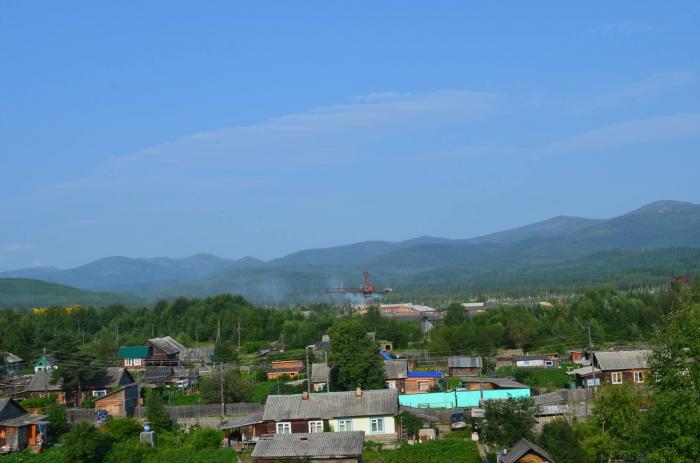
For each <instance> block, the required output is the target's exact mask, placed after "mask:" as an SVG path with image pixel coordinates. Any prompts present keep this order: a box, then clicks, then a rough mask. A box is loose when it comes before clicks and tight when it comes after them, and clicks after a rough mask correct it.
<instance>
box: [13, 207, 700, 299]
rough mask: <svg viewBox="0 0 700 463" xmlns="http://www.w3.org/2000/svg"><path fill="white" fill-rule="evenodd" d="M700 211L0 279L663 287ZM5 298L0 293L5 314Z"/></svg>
mask: <svg viewBox="0 0 700 463" xmlns="http://www.w3.org/2000/svg"><path fill="white" fill-rule="evenodd" d="M698 257H700V205H697V204H691V203H686V202H679V201H657V202H654V203H651V204H648V205H646V206H644V207H641V208H639V209H636V210H634V211H631V212H628V213H626V214H624V215H621V216H618V217H614V218H611V219H588V218H582V217H568V216H559V217H554V218H551V219H548V220H544V221H542V222H538V223H534V224H530V225H526V226H523V227H519V228H515V229H511V230H506V231H502V232H498V233H493V234H489V235H484V236H479V237H475V238H468V239H445V238H437V237H430V236H424V237H419V238H415V239H411V240H407V241H401V242H390V241H365V242H360V243H354V244H348V245H345V246H337V247H330V248H320V249H308V250H303V251H299V252H295V253H292V254H289V255H287V256H284V257H281V258H278V259H274V260H271V261H268V262H264V261H261V260H258V259H254V258H244V259H240V260H229V259H223V258H220V257H217V256H213V255H208V254H199V255H195V256H191V257H187V258H184V259H171V258H163V257H157V258H127V257H107V258H104V259H99V260H97V261H94V262H91V263H88V264H86V265H83V266H80V267H76V268H72V269H57V268H52V267H44V268H30V269H22V270H16V271H10V272H3V273H0V281H2V279H9V278H25V279H35V280H43V281H46V282H51V283H56V284H60V285H67V286H71V287H75V288H79V289H81V290H86V291H109V292H123V293H129V294H130V295H133V296H136V297H138V298H144V299H147V300H154V299H157V298H161V297H175V296H180V295H182V296H197V297H201V296H208V295H213V294H219V293H229V292H231V293H239V294H242V295H244V296H245V297H247V298H250V299H251V300H254V301H257V302H265V303H284V302H303V301H311V300H322V298H323V294H322V293H323V289H324V288H325V287H335V286H352V287H358V286H360V285H361V283H362V281H361V280H362V275H361V273H362V272H363V271H364V270H368V271H370V272H371V273H372V280H373V281H374V282H375V283H376V284H377V285H378V286H381V287H392V288H393V289H394V291H395V293H394V294H395V297H401V296H400V295H405V296H406V297H409V296H416V295H421V294H475V293H478V292H484V291H510V290H537V289H548V288H562V287H583V286H585V285H587V284H613V285H638V284H659V283H661V282H664V281H668V279H669V278H671V277H672V276H674V275H676V274H680V273H695V272H700V264H699V263H698V262H700V259H698ZM2 298H3V293H2V292H1V290H0V304H1V303H2Z"/></svg>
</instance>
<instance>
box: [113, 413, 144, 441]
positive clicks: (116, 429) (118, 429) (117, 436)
mask: <svg viewBox="0 0 700 463" xmlns="http://www.w3.org/2000/svg"><path fill="white" fill-rule="evenodd" d="M105 430H106V431H107V433H108V434H109V435H110V436H111V437H112V438H113V439H114V440H116V441H120V442H121V441H125V440H127V439H129V438H134V437H138V435H139V434H140V433H141V431H143V426H142V425H141V423H139V422H138V420H136V419H134V418H110V420H109V421H108V422H107V426H106V427H105Z"/></svg>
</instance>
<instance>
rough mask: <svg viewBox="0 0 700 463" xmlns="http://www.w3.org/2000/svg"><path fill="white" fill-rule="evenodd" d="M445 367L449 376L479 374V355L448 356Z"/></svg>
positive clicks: (480, 365) (480, 366) (480, 364)
mask: <svg viewBox="0 0 700 463" xmlns="http://www.w3.org/2000/svg"><path fill="white" fill-rule="evenodd" d="M447 368H448V371H449V375H450V376H479V374H480V373H481V368H482V363H481V357H457V356H453V357H448V358H447Z"/></svg>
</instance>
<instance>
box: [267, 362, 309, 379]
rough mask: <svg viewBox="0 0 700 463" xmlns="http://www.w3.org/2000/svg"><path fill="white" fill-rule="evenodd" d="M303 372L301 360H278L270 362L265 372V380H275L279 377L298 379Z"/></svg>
mask: <svg viewBox="0 0 700 463" xmlns="http://www.w3.org/2000/svg"><path fill="white" fill-rule="evenodd" d="M303 372H304V362H302V361H301V360H279V361H276V362H272V363H271V364H270V368H269V369H268V370H267V379H268V380H272V379H277V378H279V377H280V376H285V375H286V376H289V377H290V378H292V379H294V378H298V377H299V375H301V374H302V373H303Z"/></svg>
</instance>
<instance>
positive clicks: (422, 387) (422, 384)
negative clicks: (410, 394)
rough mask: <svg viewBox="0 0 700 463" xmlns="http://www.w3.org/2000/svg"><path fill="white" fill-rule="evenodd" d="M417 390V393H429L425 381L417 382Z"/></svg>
mask: <svg viewBox="0 0 700 463" xmlns="http://www.w3.org/2000/svg"><path fill="white" fill-rule="evenodd" d="M418 390H419V391H429V390H430V384H429V383H428V382H427V381H418Z"/></svg>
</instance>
